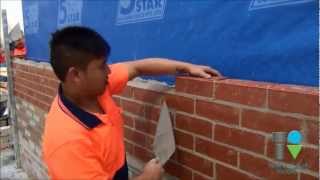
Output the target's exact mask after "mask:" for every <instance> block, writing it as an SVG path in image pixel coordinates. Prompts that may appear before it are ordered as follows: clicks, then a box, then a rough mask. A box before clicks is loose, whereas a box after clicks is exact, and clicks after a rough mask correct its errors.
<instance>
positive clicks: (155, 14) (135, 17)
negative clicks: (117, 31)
mask: <svg viewBox="0 0 320 180" xmlns="http://www.w3.org/2000/svg"><path fill="white" fill-rule="evenodd" d="M165 7H166V0H119V5H118V11H117V19H116V24H117V25H123V24H130V23H138V22H145V21H153V20H159V19H163V17H164V12H165Z"/></svg>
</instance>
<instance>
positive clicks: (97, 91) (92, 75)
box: [80, 58, 110, 96]
mask: <svg viewBox="0 0 320 180" xmlns="http://www.w3.org/2000/svg"><path fill="white" fill-rule="evenodd" d="M108 74H110V69H109V67H108V65H107V64H106V61H105V59H104V58H101V59H95V60H93V61H91V62H90V63H89V64H88V66H87V69H86V70H85V71H82V72H81V85H80V86H82V87H81V89H82V90H83V91H84V92H83V94H85V95H88V96H99V95H102V94H103V92H104V90H105V88H106V86H107V84H108Z"/></svg>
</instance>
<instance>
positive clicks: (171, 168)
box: [164, 161, 192, 180]
mask: <svg viewBox="0 0 320 180" xmlns="http://www.w3.org/2000/svg"><path fill="white" fill-rule="evenodd" d="M164 169H165V171H166V172H167V173H169V174H170V175H172V176H175V177H177V178H179V179H183V180H192V172H191V170H189V169H187V168H185V167H183V166H182V165H180V164H178V163H176V162H173V161H168V162H167V163H166V164H165V166H164Z"/></svg>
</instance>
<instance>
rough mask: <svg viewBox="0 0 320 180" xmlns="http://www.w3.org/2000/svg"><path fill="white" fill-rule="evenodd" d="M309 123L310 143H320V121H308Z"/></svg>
mask: <svg viewBox="0 0 320 180" xmlns="http://www.w3.org/2000/svg"><path fill="white" fill-rule="evenodd" d="M306 123H307V132H306V134H307V136H306V140H307V142H308V143H311V144H315V145H319V121H317V122H315V121H306Z"/></svg>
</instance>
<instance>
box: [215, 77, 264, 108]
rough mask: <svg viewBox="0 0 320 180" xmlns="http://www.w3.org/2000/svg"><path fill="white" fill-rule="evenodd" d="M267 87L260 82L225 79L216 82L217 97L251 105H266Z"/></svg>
mask: <svg viewBox="0 0 320 180" xmlns="http://www.w3.org/2000/svg"><path fill="white" fill-rule="evenodd" d="M266 97H267V89H266V86H265V85H263V86H261V85H260V84H259V83H258V82H251V81H240V80H232V79H230V80H223V81H217V82H216V83H215V98H216V99H220V100H224V101H230V102H234V103H240V104H244V105H249V106H257V107H264V106H265V105H266Z"/></svg>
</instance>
